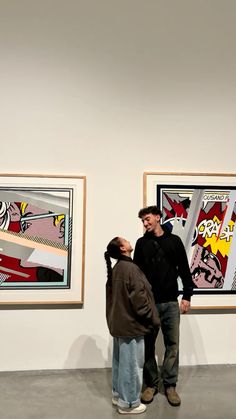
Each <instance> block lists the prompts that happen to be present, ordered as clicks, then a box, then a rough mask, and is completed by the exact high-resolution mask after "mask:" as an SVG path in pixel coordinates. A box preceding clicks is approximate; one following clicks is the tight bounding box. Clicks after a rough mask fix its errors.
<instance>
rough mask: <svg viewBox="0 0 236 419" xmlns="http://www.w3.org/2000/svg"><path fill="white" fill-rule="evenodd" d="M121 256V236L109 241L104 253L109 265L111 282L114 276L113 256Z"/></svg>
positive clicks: (108, 272) (108, 270)
mask: <svg viewBox="0 0 236 419" xmlns="http://www.w3.org/2000/svg"><path fill="white" fill-rule="evenodd" d="M120 257H121V251H120V238H119V237H115V238H114V239H112V240H111V241H110V242H109V243H108V245H107V250H106V252H105V253H104V258H105V261H106V265H107V281H108V282H111V278H112V266H111V258H113V259H120Z"/></svg>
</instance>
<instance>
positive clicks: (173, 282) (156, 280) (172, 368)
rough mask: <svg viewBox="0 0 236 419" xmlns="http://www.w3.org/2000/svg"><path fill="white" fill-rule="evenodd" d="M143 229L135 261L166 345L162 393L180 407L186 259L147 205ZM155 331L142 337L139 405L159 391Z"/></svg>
mask: <svg viewBox="0 0 236 419" xmlns="http://www.w3.org/2000/svg"><path fill="white" fill-rule="evenodd" d="M138 216H139V218H141V220H142V222H143V225H144V228H145V230H146V232H145V234H144V236H143V237H140V238H139V239H138V240H137V243H136V246H135V252H134V262H135V263H136V264H137V265H138V266H139V267H140V268H141V269H142V271H143V272H144V274H145V275H146V277H147V279H148V280H149V282H150V283H151V286H152V290H153V293H154V298H155V302H156V307H157V310H158V313H159V317H160V321H161V330H162V333H163V338H164V344H165V356H164V361H163V366H162V380H163V385H164V387H165V394H166V397H167V399H168V401H169V403H170V404H171V405H172V406H179V405H180V403H181V400H180V397H179V395H178V393H177V392H176V383H177V380H178V369H179V321H180V312H181V313H186V312H187V311H188V310H189V309H190V300H191V296H192V294H193V282H192V277H191V273H190V269H189V264H188V259H187V255H186V252H185V248H184V245H183V243H182V241H181V239H180V238H179V237H178V236H176V235H174V234H172V233H171V232H170V231H169V230H167V229H165V228H164V226H162V225H161V224H160V220H161V216H162V214H161V211H160V209H159V208H158V207H157V206H150V207H146V208H143V209H141V210H140V211H139V214H138ZM178 277H180V278H181V280H182V283H183V297H182V299H181V302H180V306H179V303H178V295H179V291H178V282H177V278H178ZM157 334H158V332H154V333H152V334H151V335H148V336H147V337H146V338H145V365H144V370H143V378H144V384H145V389H144V391H143V393H142V402H144V403H150V402H151V401H152V400H153V397H154V395H155V394H156V393H157V391H158V384H159V373H158V367H157V363H156V359H155V342H156V338H157Z"/></svg>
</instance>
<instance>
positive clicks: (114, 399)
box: [111, 396, 118, 406]
mask: <svg viewBox="0 0 236 419" xmlns="http://www.w3.org/2000/svg"><path fill="white" fill-rule="evenodd" d="M111 401H112V404H113V406H117V405H118V398H117V397H114V396H113V397H112V399H111Z"/></svg>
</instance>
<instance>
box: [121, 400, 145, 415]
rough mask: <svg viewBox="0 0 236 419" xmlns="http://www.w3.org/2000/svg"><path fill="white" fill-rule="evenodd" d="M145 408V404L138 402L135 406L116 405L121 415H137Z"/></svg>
mask: <svg viewBox="0 0 236 419" xmlns="http://www.w3.org/2000/svg"><path fill="white" fill-rule="evenodd" d="M146 410H147V406H145V404H142V403H140V405H139V406H137V407H129V408H127V409H125V408H121V407H118V412H119V413H121V415H138V414H139V413H144V412H145V411H146Z"/></svg>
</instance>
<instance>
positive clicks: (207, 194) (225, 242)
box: [143, 172, 236, 309]
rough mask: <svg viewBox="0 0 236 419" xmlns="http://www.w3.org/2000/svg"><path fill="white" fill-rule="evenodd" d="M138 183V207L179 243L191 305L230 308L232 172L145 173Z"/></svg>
mask: <svg viewBox="0 0 236 419" xmlns="http://www.w3.org/2000/svg"><path fill="white" fill-rule="evenodd" d="M143 182H144V186H143V190H144V206H149V205H157V206H158V207H159V208H160V209H161V211H162V220H161V222H162V224H163V225H164V226H165V227H166V228H168V229H170V231H172V233H174V234H177V235H178V236H180V237H181V239H182V241H183V243H184V246H185V249H186V252H187V256H188V260H189V266H190V271H191V274H192V280H193V283H194V286H195V288H194V295H193V298H192V306H193V308H233V309H234V308H236V231H235V228H234V225H235V220H236V205H235V203H236V174H222V173H165V172H160V173H158V172H145V173H144V177H143ZM181 286H182V285H181V281H179V288H180V291H181Z"/></svg>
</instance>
